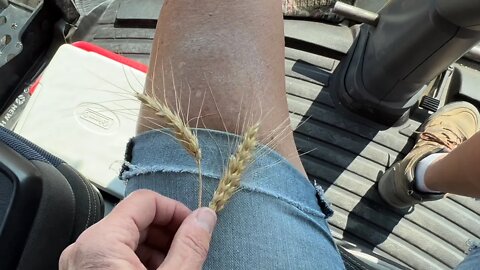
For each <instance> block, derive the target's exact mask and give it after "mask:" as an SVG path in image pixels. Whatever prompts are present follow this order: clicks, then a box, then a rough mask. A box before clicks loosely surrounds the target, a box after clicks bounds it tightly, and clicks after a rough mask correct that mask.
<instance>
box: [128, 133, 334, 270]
mask: <svg viewBox="0 0 480 270" xmlns="http://www.w3.org/2000/svg"><path fill="white" fill-rule="evenodd" d="M197 134H198V137H199V141H200V145H201V149H202V155H203V159H202V171H203V179H204V192H203V193H204V198H203V205H204V206H206V205H208V202H209V201H210V199H211V198H212V195H213V192H214V190H215V188H216V187H217V185H218V182H219V179H220V178H221V176H222V174H223V168H224V167H225V165H226V161H227V159H228V157H229V155H230V154H231V153H232V152H234V151H235V142H238V141H239V137H238V136H235V135H232V134H227V133H223V132H217V131H212V130H197ZM232 145H233V146H232ZM255 155H256V158H255V160H254V162H253V163H252V164H250V166H249V167H248V169H247V171H246V173H245V174H244V176H243V177H242V186H241V189H240V190H239V191H238V192H237V193H236V194H235V195H234V196H233V197H232V199H231V201H230V202H229V203H228V204H227V205H226V207H225V208H224V209H223V210H222V211H221V212H220V213H219V215H218V224H217V227H216V229H215V232H214V234H213V239H212V242H211V247H210V251H209V255H208V259H207V261H206V263H205V267H204V268H205V269H344V265H343V262H342V260H341V257H340V255H339V253H338V251H337V249H336V247H335V243H334V241H333V238H332V236H331V233H330V231H329V229H328V226H327V223H326V221H325V219H326V217H327V216H329V215H331V214H332V212H331V209H330V207H329V205H328V204H327V203H326V202H325V201H324V198H323V192H321V190H317V189H316V188H315V187H314V186H313V185H312V184H311V183H310V182H309V181H308V180H307V179H306V178H305V177H304V176H303V175H302V174H301V173H300V172H298V171H297V170H296V169H295V168H294V167H293V166H292V165H291V164H290V163H289V162H288V161H286V160H285V159H284V158H283V157H281V156H280V155H279V154H278V153H276V152H275V151H272V150H269V149H267V148H266V147H259V148H257V150H256V153H255ZM121 177H122V178H123V179H125V180H126V181H127V191H126V193H127V194H129V193H131V192H133V191H135V190H137V189H151V190H154V191H156V192H158V193H160V194H162V195H164V196H167V197H170V198H173V199H176V200H179V201H181V202H183V203H184V204H185V205H187V206H188V207H189V208H191V209H195V208H196V207H197V200H198V198H197V191H198V183H197V180H198V172H197V167H196V164H195V162H194V160H193V158H192V157H191V156H189V155H188V153H187V152H186V151H185V150H184V149H183V148H182V146H180V145H179V144H178V143H177V142H176V141H175V140H174V139H173V137H172V136H171V135H170V134H168V133H165V132H158V131H151V132H147V133H144V134H142V135H140V136H137V137H136V138H134V139H132V140H131V142H130V143H129V146H128V147H127V154H126V162H125V166H124V170H123V171H122V174H121Z"/></svg>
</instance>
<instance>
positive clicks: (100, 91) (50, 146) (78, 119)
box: [14, 45, 146, 198]
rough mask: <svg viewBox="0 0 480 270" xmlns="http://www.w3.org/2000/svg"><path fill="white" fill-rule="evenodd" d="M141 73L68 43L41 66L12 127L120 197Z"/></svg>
mask: <svg viewBox="0 0 480 270" xmlns="http://www.w3.org/2000/svg"><path fill="white" fill-rule="evenodd" d="M145 77H146V75H145V73H143V72H141V71H138V70H136V69H133V68H131V67H128V66H126V65H123V64H121V63H119V62H116V61H113V60H111V59H109V58H106V57H104V56H101V55H99V54H97V53H93V52H87V51H84V50H82V49H79V48H76V47H74V46H71V45H63V46H62V47H60V49H59V50H58V52H57V53H56V55H55V57H54V58H53V60H52V61H51V62H50V64H49V65H48V67H47V69H46V70H45V72H44V74H43V75H42V78H41V80H40V83H39V85H38V87H37V89H36V90H35V92H34V93H33V95H32V98H31V100H30V101H29V103H28V105H27V107H26V108H25V111H24V112H23V114H22V116H21V118H20V120H19V122H18V124H17V126H16V127H15V128H14V131H15V132H16V133H18V134H20V135H22V136H23V137H25V138H27V139H28V140H30V141H32V142H33V143H35V144H37V145H39V146H40V147H42V148H44V149H45V150H47V151H49V152H50V153H52V154H54V155H56V156H58V157H59V158H61V159H63V160H64V161H66V162H67V163H68V164H70V165H71V166H73V167H74V168H76V169H77V170H78V171H80V172H81V173H82V174H83V175H84V176H85V177H87V178H88V179H89V180H91V181H92V182H93V183H94V184H96V185H97V186H98V187H99V188H101V189H103V190H104V191H106V192H108V193H110V194H112V195H114V196H116V197H119V198H123V196H124V191H125V184H124V183H123V182H122V181H120V180H119V179H118V174H119V171H120V168H121V166H122V162H123V158H124V153H125V146H126V143H127V142H128V140H129V139H130V138H131V137H133V136H134V135H135V130H136V121H137V117H138V112H139V108H140V104H139V102H138V101H136V100H135V99H134V98H133V96H132V92H133V91H142V89H143V85H144V81H145Z"/></svg>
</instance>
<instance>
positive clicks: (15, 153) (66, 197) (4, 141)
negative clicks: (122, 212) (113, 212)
mask: <svg viewBox="0 0 480 270" xmlns="http://www.w3.org/2000/svg"><path fill="white" fill-rule="evenodd" d="M103 211H104V207H103V199H102V196H101V194H100V193H99V191H98V190H97V189H96V188H95V187H94V186H93V185H92V184H91V183H90V182H89V181H88V180H86V179H85V178H84V177H83V176H81V175H80V173H78V172H77V171H76V170H75V169H73V168H72V167H70V166H69V165H68V164H66V163H65V162H64V161H62V160H61V159H59V158H57V157H55V156H53V155H51V154H50V153H48V152H46V151H45V150H43V149H41V148H40V147H38V146H36V145H34V144H33V143H31V142H29V141H27V140H26V139H24V138H22V137H20V136H18V135H16V134H14V133H13V132H11V131H9V130H6V129H4V128H0V254H2V255H1V256H0V269H56V268H58V259H59V257H60V254H61V252H62V251H63V249H65V248H66V247H67V246H68V245H69V244H71V243H73V242H74V241H75V239H76V238H77V237H78V236H79V235H80V233H81V232H83V231H84V230H85V229H86V228H88V227H89V226H91V225H92V224H94V223H95V222H97V221H98V220H100V219H101V218H102V217H103Z"/></svg>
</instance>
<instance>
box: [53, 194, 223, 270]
mask: <svg viewBox="0 0 480 270" xmlns="http://www.w3.org/2000/svg"><path fill="white" fill-rule="evenodd" d="M216 221H217V217H216V214H215V213H214V212H213V211H212V210H211V209H208V208H200V209H197V210H195V211H194V212H192V211H191V210H189V209H188V208H187V207H186V206H185V205H183V204H181V203H180V202H178V201H175V200H172V199H169V198H167V197H164V196H161V195H159V194H157V193H155V192H153V191H148V190H140V191H136V192H134V193H132V194H131V195H130V196H128V197H127V198H125V199H124V200H123V201H122V202H120V203H119V204H118V205H117V206H116V207H115V208H114V209H113V210H112V212H111V213H110V214H109V215H108V216H107V217H105V218H104V219H103V220H101V221H100V222H98V223H97V224H95V225H93V226H92V227H90V228H89V229H87V230H86V231H84V232H83V233H82V234H81V235H80V236H79V237H78V239H77V241H76V242H75V243H73V244H72V245H70V246H69V247H67V248H66V249H65V250H64V251H63V253H62V255H61V257H60V262H59V268H60V269H61V270H65V269H164V270H165V269H201V268H202V266H203V263H204V262H205V259H206V258H207V254H208V249H209V244H210V239H211V236H212V232H213V229H214V227H215V224H216Z"/></svg>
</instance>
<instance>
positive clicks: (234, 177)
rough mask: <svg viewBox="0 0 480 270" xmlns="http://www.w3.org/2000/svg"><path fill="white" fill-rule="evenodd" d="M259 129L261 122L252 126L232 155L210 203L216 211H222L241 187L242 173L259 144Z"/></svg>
mask: <svg viewBox="0 0 480 270" xmlns="http://www.w3.org/2000/svg"><path fill="white" fill-rule="evenodd" d="M258 129H259V124H255V125H254V126H252V127H250V128H249V129H248V130H247V131H246V132H245V134H244V135H243V139H242V142H241V143H240V144H239V145H238V147H237V152H236V153H235V154H234V155H231V156H230V158H229V160H228V165H227V170H226V171H225V173H224V175H223V177H222V179H221V180H220V182H219V183H218V187H217V190H215V193H214V194H213V198H212V201H211V202H210V205H209V207H210V208H211V209H212V210H214V211H215V212H217V213H218V212H220V211H221V210H222V209H223V208H224V207H225V205H226V204H227V203H228V201H229V200H230V198H231V197H232V196H233V194H235V192H236V191H237V190H238V189H239V187H240V181H241V179H242V175H243V173H244V172H245V169H246V168H247V167H248V165H249V164H250V162H251V160H252V158H253V154H254V152H255V147H256V146H257V133H258Z"/></svg>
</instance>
